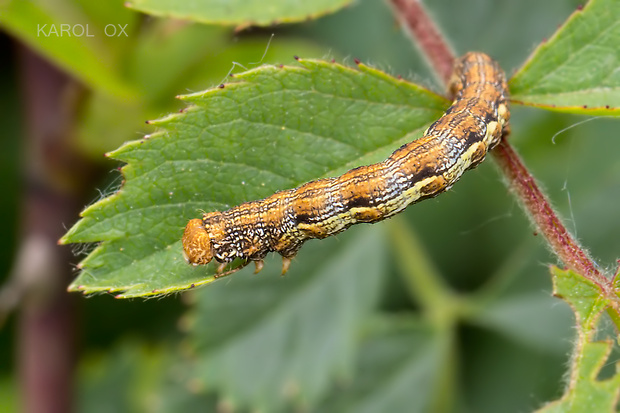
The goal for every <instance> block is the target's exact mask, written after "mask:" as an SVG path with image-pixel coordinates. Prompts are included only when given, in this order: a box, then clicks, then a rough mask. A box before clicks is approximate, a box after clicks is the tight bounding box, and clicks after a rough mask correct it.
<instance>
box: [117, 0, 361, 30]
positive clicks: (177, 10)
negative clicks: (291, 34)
mask: <svg viewBox="0 0 620 413" xmlns="http://www.w3.org/2000/svg"><path fill="white" fill-rule="evenodd" d="M349 3H351V0H315V1H290V0H271V1H269V2H264V1H262V0H228V1H224V2H222V1H218V0H205V1H201V2H186V1H173V0H132V1H131V2H129V3H127V6H128V7H131V8H134V9H136V10H140V11H142V12H144V13H148V14H153V15H156V16H165V17H173V18H177V19H183V20H191V21H197V22H201V23H207V24H223V25H232V26H238V27H239V28H243V27H247V26H270V25H273V24H277V23H292V22H299V21H304V20H308V19H310V18H316V17H320V16H322V15H325V14H328V13H333V12H335V11H337V10H340V9H341V8H343V7H345V6H346V5H348V4H349Z"/></svg>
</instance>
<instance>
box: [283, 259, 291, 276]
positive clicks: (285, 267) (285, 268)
mask: <svg viewBox="0 0 620 413" xmlns="http://www.w3.org/2000/svg"><path fill="white" fill-rule="evenodd" d="M291 262H292V260H291V259H290V258H288V257H282V275H284V274H286V272H287V271H288V268H289V267H290V266H291Z"/></svg>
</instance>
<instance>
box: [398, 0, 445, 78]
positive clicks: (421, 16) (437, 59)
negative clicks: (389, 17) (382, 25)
mask: <svg viewBox="0 0 620 413" xmlns="http://www.w3.org/2000/svg"><path fill="white" fill-rule="evenodd" d="M390 3H391V4H392V7H393V8H394V13H395V15H396V17H397V18H398V20H399V21H400V23H401V24H402V25H403V26H404V28H405V29H406V30H407V32H408V33H409V34H410V36H411V37H412V38H413V39H414V40H415V41H416V43H417V44H418V46H419V47H420V49H421V50H422V53H423V55H424V56H425V57H426V58H427V59H428V61H429V63H430V65H431V67H432V68H433V70H434V72H435V73H437V75H438V76H439V78H440V79H441V80H442V81H443V83H444V84H448V81H449V80H450V76H451V75H452V66H453V65H454V53H453V52H452V50H451V48H450V47H449V46H448V43H447V42H446V39H445V38H444V37H443V36H442V34H441V32H440V31H439V28H438V27H437V26H436V25H435V23H434V22H433V19H431V18H430V16H429V15H428V13H427V12H426V10H425V9H424V7H423V6H422V4H421V3H420V2H419V1H418V0H390Z"/></svg>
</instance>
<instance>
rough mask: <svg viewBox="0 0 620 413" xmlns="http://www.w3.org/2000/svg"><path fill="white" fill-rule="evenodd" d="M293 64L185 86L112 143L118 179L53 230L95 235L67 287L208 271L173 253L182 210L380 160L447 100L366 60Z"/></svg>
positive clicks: (150, 287)
mask: <svg viewBox="0 0 620 413" xmlns="http://www.w3.org/2000/svg"><path fill="white" fill-rule="evenodd" d="M300 63H301V66H292V67H289V66H263V67H260V68H257V69H254V70H250V71H247V72H245V73H242V74H239V75H235V77H233V78H232V79H231V83H229V84H227V85H225V87H222V88H215V89H212V90H207V91H205V92H201V93H196V94H193V95H187V96H184V97H182V99H183V100H185V101H187V102H188V103H190V104H193V106H190V107H188V108H187V109H186V110H185V111H184V112H183V113H180V114H174V115H170V116H168V117H166V118H164V119H161V120H159V121H155V122H152V123H153V124H155V125H157V126H159V127H161V128H162V130H160V131H158V132H156V133H154V134H152V135H151V136H150V137H145V138H144V139H142V140H140V141H134V142H130V143H128V144H126V145H124V146H122V147H121V148H119V149H118V150H117V151H115V152H112V153H111V154H110V156H112V157H114V158H116V159H119V160H121V161H125V162H127V163H128V164H127V165H125V166H124V167H123V168H122V172H123V175H124V178H125V184H124V185H123V187H122V188H121V189H120V190H119V191H118V192H117V193H115V194H113V195H111V196H109V197H108V198H106V199H103V200H101V201H99V202H97V203H96V204H94V205H92V206H90V207H89V208H87V209H86V210H85V211H83V212H82V216H83V219H82V220H80V221H79V222H78V223H77V224H76V225H75V226H74V227H73V228H71V229H70V230H69V232H68V233H67V234H66V235H65V236H64V237H63V238H62V240H61V242H63V243H72V242H98V241H104V242H103V243H102V244H100V245H99V246H98V247H97V248H96V249H95V250H94V251H93V252H92V253H91V254H90V255H89V256H88V257H87V258H86V259H85V260H84V261H83V262H82V263H81V264H80V266H81V268H82V272H81V274H80V275H79V277H78V278H77V279H76V280H75V281H74V283H73V284H72V285H71V286H70V289H71V290H73V291H83V292H86V293H91V292H97V291H110V292H112V291H125V294H123V295H122V297H132V296H141V295H149V294H163V293H169V292H173V291H177V290H179V289H186V288H191V287H192V286H197V285H200V284H205V283H208V282H211V281H213V278H212V275H213V274H215V267H216V265H212V266H208V267H204V266H203V267H194V266H189V265H187V264H186V263H185V261H184V260H183V258H182V253H181V243H180V238H181V235H182V232H183V228H184V226H185V224H186V223H187V221H188V220H189V219H191V218H195V217H198V216H200V212H201V211H203V210H204V211H212V210H222V209H226V208H229V207H231V206H234V205H237V204H239V203H241V202H243V201H248V200H253V199H259V198H262V197H265V196H268V195H270V194H272V193H273V192H274V191H276V190H281V189H286V188H292V187H294V186H296V185H299V184H301V183H304V182H306V181H309V180H312V179H316V178H319V177H324V176H333V175H336V174H338V173H341V172H343V171H344V170H346V169H350V168H352V167H354V166H358V165H360V164H367V163H371V162H376V161H379V160H382V159H384V158H385V157H386V156H387V155H388V154H390V153H391V152H392V151H393V150H394V149H396V148H398V147H399V146H401V145H402V144H404V143H406V142H409V141H412V140H413V139H415V138H417V137H419V136H421V135H422V132H423V131H424V128H425V127H426V126H427V125H428V124H429V123H430V122H431V121H432V120H434V119H436V118H438V117H439V116H440V115H441V114H442V112H443V110H444V109H445V108H446V107H447V105H448V104H449V102H448V101H446V100H445V99H444V98H442V97H440V96H437V95H435V94H433V93H431V92H429V91H427V90H425V89H422V88H420V87H418V86H416V85H413V84H411V83H408V82H406V81H403V80H399V79H395V78H392V77H390V76H388V75H386V74H384V73H382V72H380V71H378V70H375V69H372V68H370V67H367V66H365V65H361V64H360V65H358V69H359V70H355V69H352V68H347V67H344V66H341V65H339V64H335V63H327V62H322V61H315V60H300Z"/></svg>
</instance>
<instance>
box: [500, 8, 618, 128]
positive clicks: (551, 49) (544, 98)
mask: <svg viewBox="0 0 620 413" xmlns="http://www.w3.org/2000/svg"><path fill="white" fill-rule="evenodd" d="M618 44H620V1H618V0H591V1H589V2H588V4H587V5H586V6H585V7H584V8H583V10H578V11H576V12H574V13H573V14H572V16H571V17H570V18H569V19H568V21H567V22H566V23H565V24H564V26H562V27H561V28H560V29H559V30H558V31H557V32H556V33H555V34H554V35H553V37H552V38H551V39H549V41H547V42H545V43H543V44H541V45H540V46H539V47H538V48H537V49H536V51H535V52H534V54H533V55H532V56H531V57H530V59H529V60H528V61H527V62H526V63H525V64H524V65H523V67H522V68H521V69H520V70H519V71H518V72H517V73H516V74H515V75H514V77H513V78H512V79H511V80H510V91H511V98H512V100H513V101H515V102H519V103H522V104H526V105H533V106H540V107H543V108H546V109H552V110H557V111H562V112H573V113H583V114H591V115H605V116H620V48H618Z"/></svg>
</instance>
